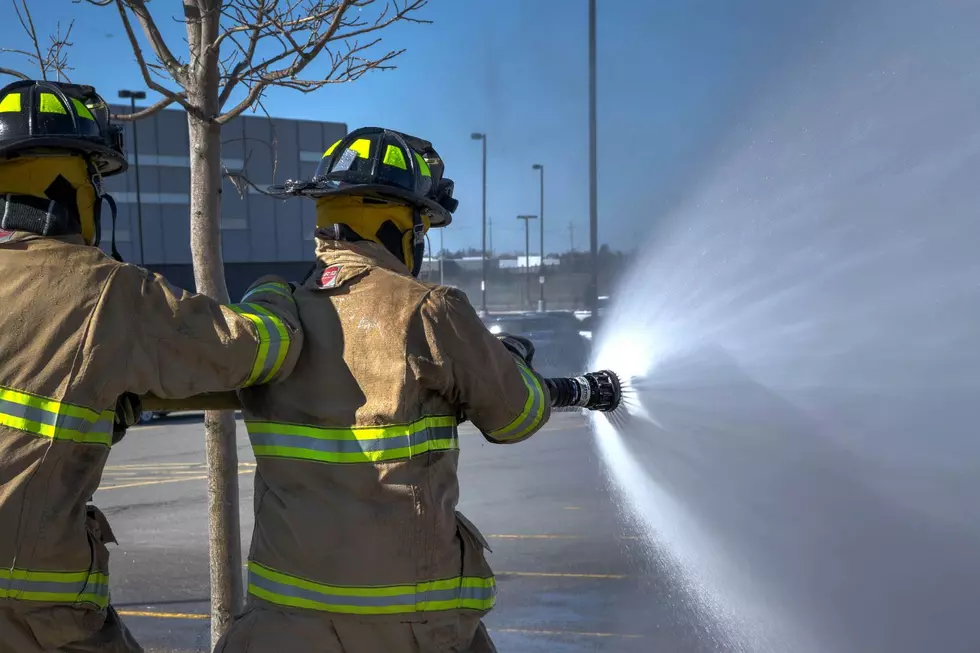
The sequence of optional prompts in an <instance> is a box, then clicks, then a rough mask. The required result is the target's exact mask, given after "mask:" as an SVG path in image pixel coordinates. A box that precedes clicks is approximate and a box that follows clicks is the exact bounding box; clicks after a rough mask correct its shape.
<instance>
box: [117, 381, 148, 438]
mask: <svg viewBox="0 0 980 653" xmlns="http://www.w3.org/2000/svg"><path fill="white" fill-rule="evenodd" d="M142 412H143V404H142V403H141V402H140V398H139V396H138V395H134V394H133V393H132V392H125V393H123V394H122V396H120V397H119V399H117V400H116V415H115V419H113V421H112V444H116V443H117V442H119V441H120V440H122V439H123V437H124V436H125V435H126V429H128V428H129V427H130V426H134V425H135V424H136V423H137V422H139V421H140V413H142Z"/></svg>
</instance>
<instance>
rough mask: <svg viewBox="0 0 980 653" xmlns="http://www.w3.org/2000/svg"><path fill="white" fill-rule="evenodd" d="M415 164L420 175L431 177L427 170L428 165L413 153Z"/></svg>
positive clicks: (418, 155) (417, 154)
mask: <svg viewBox="0 0 980 653" xmlns="http://www.w3.org/2000/svg"><path fill="white" fill-rule="evenodd" d="M415 162H416V163H418V164H419V172H421V173H422V176H423V177H431V176H432V172H431V171H430V170H429V164H428V163H426V162H425V159H423V158H422V155H421V154H419V153H418V152H416V153H415Z"/></svg>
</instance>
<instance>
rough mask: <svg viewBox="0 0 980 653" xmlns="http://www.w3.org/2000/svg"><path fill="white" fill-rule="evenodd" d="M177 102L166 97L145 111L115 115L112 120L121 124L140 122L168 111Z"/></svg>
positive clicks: (182, 95) (181, 94)
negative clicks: (160, 112) (155, 114)
mask: <svg viewBox="0 0 980 653" xmlns="http://www.w3.org/2000/svg"><path fill="white" fill-rule="evenodd" d="M179 95H180V96H181V97H184V94H183V93H180V94H179ZM176 101H177V100H175V99H174V98H170V97H164V98H163V99H162V100H159V101H157V102H155V103H154V104H151V105H150V106H148V107H146V108H145V109H140V110H139V111H137V112H136V113H114V114H112V119H113V120H118V121H120V122H131V121H133V120H139V119H140V118H146V117H147V116H152V115H153V114H154V113H156V112H157V111H160V110H162V109H166V108H167V107H169V106H170V105H171V104H173V103H174V102H176Z"/></svg>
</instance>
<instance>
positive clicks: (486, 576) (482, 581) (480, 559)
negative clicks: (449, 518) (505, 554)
mask: <svg viewBox="0 0 980 653" xmlns="http://www.w3.org/2000/svg"><path fill="white" fill-rule="evenodd" d="M456 532H457V533H458V534H459V541H460V547H461V552H460V553H461V556H462V576H463V587H462V588H461V591H462V595H461V597H460V598H461V601H462V603H461V607H462V608H464V609H467V610H476V611H477V612H478V613H481V614H485V613H487V612H489V611H490V610H491V609H492V608H493V605H494V602H495V600H496V594H497V587H496V582H495V581H494V578H493V569H491V567H490V563H488V562H487V559H486V556H485V555H484V550H486V551H489V550H490V547H489V545H488V544H487V540H486V538H485V537H483V535H482V534H480V531H479V530H478V529H477V528H476V526H474V525H473V522H471V521H470V520H469V519H467V518H466V517H464V516H463V515H462V514H460V513H459V512H457V513H456Z"/></svg>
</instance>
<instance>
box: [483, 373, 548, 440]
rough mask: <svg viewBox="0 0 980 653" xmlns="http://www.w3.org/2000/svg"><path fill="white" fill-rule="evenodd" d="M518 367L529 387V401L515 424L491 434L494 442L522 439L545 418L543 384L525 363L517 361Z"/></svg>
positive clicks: (515, 420)
mask: <svg viewBox="0 0 980 653" xmlns="http://www.w3.org/2000/svg"><path fill="white" fill-rule="evenodd" d="M515 360H516V359H515ZM517 366H518V368H520V370H521V377H522V378H523V379H524V385H525V386H526V387H527V395H528V396H527V401H526V402H525V403H524V410H523V411H522V412H521V414H520V415H518V416H517V418H516V419H514V421H513V422H511V423H510V424H508V425H507V426H505V427H504V428H502V429H497V430H496V431H493V432H491V433H490V434H489V435H490V437H492V438H493V439H494V440H515V439H518V438H522V437H524V436H525V435H527V434H528V433H530V432H531V431H533V430H534V429H536V428H537V427H538V426H539V425H540V424H541V420H542V419H543V418H544V412H545V411H544V409H545V405H544V404H545V401H544V399H545V394H544V390H543V389H542V388H541V382H540V381H538V377H537V376H535V374H534V372H532V371H531V370H529V369H528V367H527V365H525V364H524V363H523V362H521V361H517Z"/></svg>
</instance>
